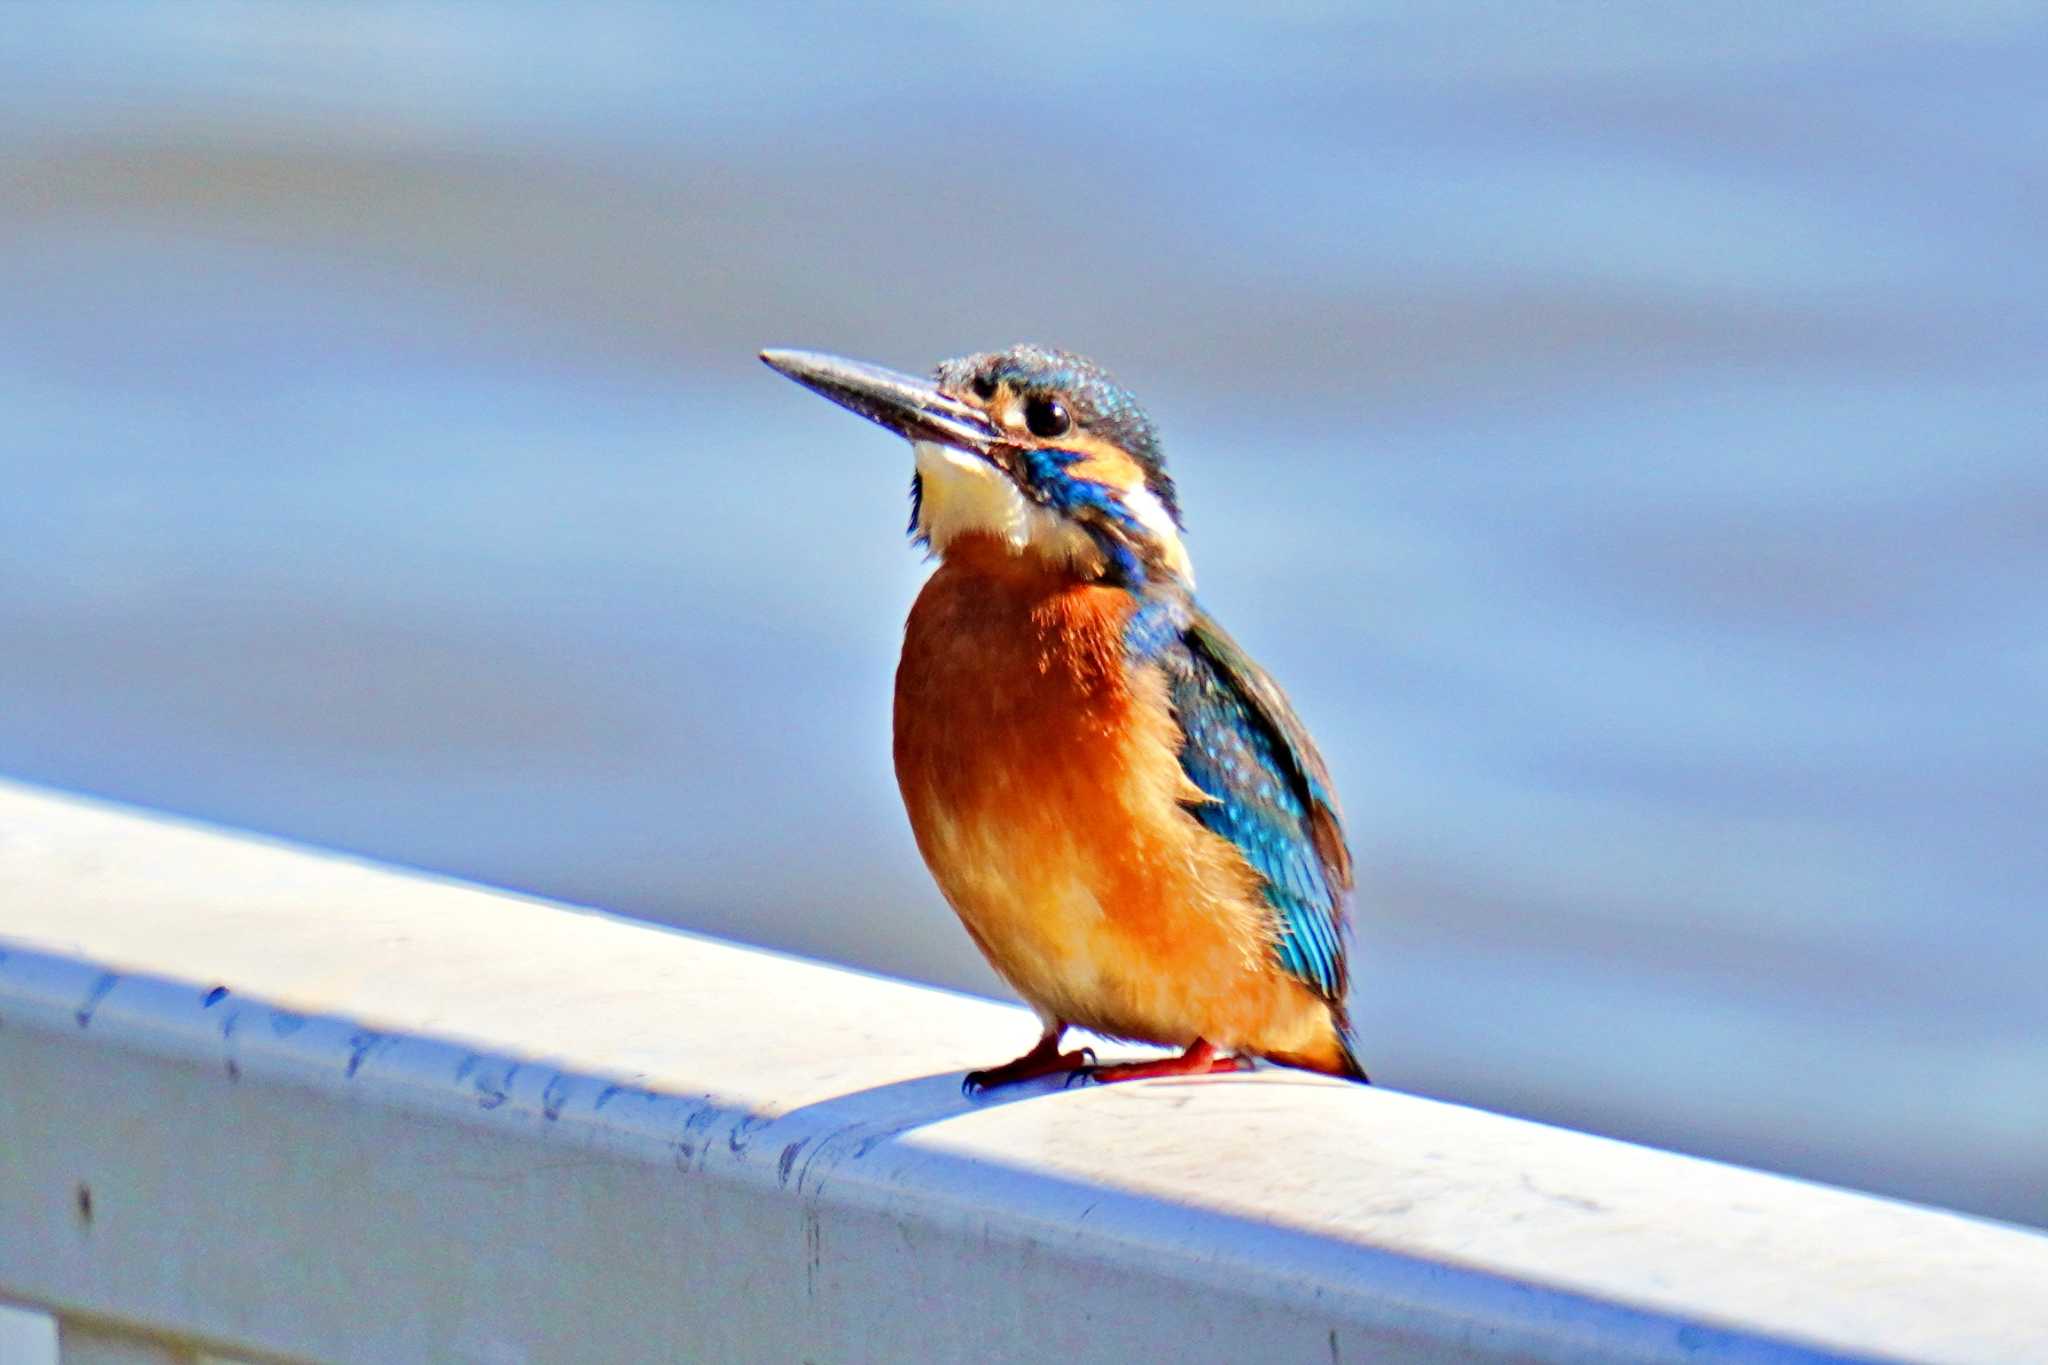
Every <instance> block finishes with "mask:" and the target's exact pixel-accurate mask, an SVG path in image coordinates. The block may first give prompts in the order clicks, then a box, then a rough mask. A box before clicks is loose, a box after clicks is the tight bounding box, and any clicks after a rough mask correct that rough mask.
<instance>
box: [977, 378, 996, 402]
mask: <svg viewBox="0 0 2048 1365" xmlns="http://www.w3.org/2000/svg"><path fill="white" fill-rule="evenodd" d="M973 389H974V396H975V397H976V398H979V399H981V400H982V401H983V402H987V401H988V400H989V399H991V398H993V397H995V396H996V381H995V376H993V375H986V374H978V375H976V376H974V384H973Z"/></svg>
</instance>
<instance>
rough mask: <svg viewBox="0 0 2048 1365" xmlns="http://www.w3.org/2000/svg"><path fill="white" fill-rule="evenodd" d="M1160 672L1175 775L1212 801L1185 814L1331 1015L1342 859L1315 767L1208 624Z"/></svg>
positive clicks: (1289, 724) (1338, 983) (1289, 713)
mask: <svg viewBox="0 0 2048 1365" xmlns="http://www.w3.org/2000/svg"><path fill="white" fill-rule="evenodd" d="M1180 644H1181V646H1182V647H1181V648H1180V649H1176V650H1171V651H1169V652H1168V654H1167V657H1166V658H1165V659H1164V660H1163V662H1164V663H1165V664H1166V668H1167V676H1168V678H1169V680H1170V693H1171V697H1172V701H1173V709H1174V714H1175V716H1176V718H1177V719H1178V720H1179V722H1180V727H1181V735H1182V741H1181V751H1180V763H1181V768H1182V769H1183V770H1184V771H1185V772H1186V773H1187V775H1188V779H1189V780H1190V781H1192V782H1193V783H1194V784H1195V785H1196V786H1197V787H1200V788H1201V789H1202V791H1203V792H1204V793H1206V794H1207V795H1208V796H1209V797H1211V798H1212V799H1211V800H1208V801H1204V802H1201V803H1199V804H1194V805H1191V806H1190V810H1191V812H1192V813H1193V815H1194V817H1195V818H1196V819H1197V820H1199V821H1201V822H1202V824H1203V825H1205V826H1207V827H1208V828H1209V829H1211V830H1213V831H1215V832H1216V833H1218V834H1220V835H1222V836H1223V837H1224V838H1226V839H1228V840H1230V841H1231V842H1232V843H1233V844H1235V845H1237V847H1238V849H1239V851H1240V852H1242V853H1243V854H1244V856H1245V859H1246V860H1247V861H1248V862H1250V863H1251V865H1252V867H1253V868H1254V869H1256V870H1257V871H1258V873H1259V875H1260V876H1261V877H1262V878H1264V879H1265V892H1266V900H1267V902H1268V903H1269V904H1270V905H1271V906H1272V907H1273V911H1274V917H1275V924H1274V951H1275V953H1276V954H1277V956H1278V958H1279V961H1280V965H1281V966H1282V967H1283V968H1285V969H1286V970H1287V971H1288V972H1289V973H1291V974H1292V975H1294V976H1296V977H1299V978H1300V979H1301V980H1302V981H1305V982H1307V983H1308V984H1309V985H1310V986H1312V987H1314V988H1315V990H1316V992H1317V993H1318V994H1320V995H1322V996H1323V997H1324V998H1325V999H1327V1000H1329V1001H1331V1002H1332V1003H1334V1004H1336V1005H1337V1006H1338V1007H1339V1013H1340V1017H1341V1012H1342V1006H1343V1001H1344V988H1345V985H1346V982H1347V979H1348V973H1347V968H1346V964H1345V957H1344V919H1345V902H1346V900H1347V899H1348V896H1349V893H1350V891H1351V853H1350V850H1349V849H1347V848H1346V847H1345V844H1344V829H1343V823H1342V820H1341V818H1340V817H1339V815H1338V812H1337V798H1336V794H1335V793H1334V792H1333V791H1332V790H1331V786H1330V775H1329V771H1328V770H1327V769H1326V768H1324V766H1323V760H1322V756H1321V755H1320V754H1318V753H1317V752H1316V748H1315V744H1314V742H1313V741H1311V740H1310V739H1309V737H1308V731H1307V730H1305V729H1304V728H1302V724H1301V721H1300V720H1299V719H1297V718H1296V716H1295V714H1294V708H1293V707H1291V706H1289V705H1288V704H1287V697H1286V695H1285V694H1283V693H1282V692H1281V691H1280V688H1279V686H1278V685H1277V684H1275V683H1274V681H1273V680H1272V679H1271V678H1269V677H1267V676H1266V673H1265V670H1264V669H1262V668H1260V667H1259V666H1258V665H1257V664H1255V663H1253V662H1252V661H1251V659H1250V657H1249V656H1248V655H1246V654H1245V652H1244V651H1243V650H1242V649H1240V648H1238V646H1237V642H1236V641H1234V640H1232V639H1231V638H1230V637H1229V636H1228V635H1226V634H1224V632H1223V628H1222V627H1221V626H1219V625H1217V624H1216V623H1215V622H1214V621H1213V620H1211V619H1210V618H1209V616H1208V614H1207V613H1205V612H1202V611H1200V610H1196V611H1195V612H1194V613H1193V614H1192V616H1191V617H1190V619H1189V621H1188V624H1187V627H1186V629H1185V630H1184V631H1183V633H1182V635H1181V640H1180Z"/></svg>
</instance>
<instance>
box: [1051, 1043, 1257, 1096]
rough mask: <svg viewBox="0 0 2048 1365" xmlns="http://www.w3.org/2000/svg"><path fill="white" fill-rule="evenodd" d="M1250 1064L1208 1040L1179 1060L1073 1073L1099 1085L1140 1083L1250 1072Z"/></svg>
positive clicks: (1122, 1064) (1163, 1059)
mask: <svg viewBox="0 0 2048 1365" xmlns="http://www.w3.org/2000/svg"><path fill="white" fill-rule="evenodd" d="M1251 1069H1252V1064H1251V1063H1250V1062H1249V1061H1247V1060H1245V1059H1244V1058H1243V1057H1233V1056H1231V1055H1230V1054H1229V1053H1225V1052H1218V1051H1217V1050H1216V1045H1215V1044H1214V1043H1212V1042H1210V1041H1209V1040H1208V1039H1207V1038H1197V1039H1195V1041H1194V1042H1192V1043H1189V1044H1188V1050H1187V1051H1186V1052H1183V1053H1181V1054H1180V1056H1178V1057H1161V1058H1160V1059H1159V1060H1157V1061H1153V1062H1119V1063H1117V1064H1116V1065H1115V1066H1091V1067H1087V1068H1085V1069H1083V1070H1080V1071H1077V1072H1075V1073H1074V1075H1075V1078H1076V1079H1082V1078H1086V1079H1087V1080H1091V1081H1094V1082H1096V1083H1097V1084H1100V1085H1108V1084H1110V1083H1111V1082H1113V1081H1142V1080H1144V1079H1146V1078H1147V1077H1149V1076H1213V1075H1215V1074H1216V1073H1218V1072H1221V1071H1249V1070H1251Z"/></svg>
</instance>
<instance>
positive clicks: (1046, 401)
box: [1024, 397, 1074, 440]
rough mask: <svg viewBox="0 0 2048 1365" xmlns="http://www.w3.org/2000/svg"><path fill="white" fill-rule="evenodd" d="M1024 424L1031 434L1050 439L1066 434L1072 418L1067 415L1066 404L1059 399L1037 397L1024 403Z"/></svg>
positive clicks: (1071, 424)
mask: <svg viewBox="0 0 2048 1365" xmlns="http://www.w3.org/2000/svg"><path fill="white" fill-rule="evenodd" d="M1024 425H1025V426H1026V427H1029V428H1030V429H1031V434H1032V435H1033V436H1037V437H1040V438H1041V439H1045V440H1050V439H1051V438H1053V437H1055V436H1064V435H1066V434H1067V432H1068V430H1069V429H1070V428H1071V427H1072V426H1073V425H1074V419H1073V418H1072V417H1070V416H1068V415H1067V405H1066V404H1065V403H1062V402H1061V401H1060V400H1059V399H1057V398H1044V397H1039V398H1033V399H1031V400H1030V401H1029V402H1027V403H1025V404H1024Z"/></svg>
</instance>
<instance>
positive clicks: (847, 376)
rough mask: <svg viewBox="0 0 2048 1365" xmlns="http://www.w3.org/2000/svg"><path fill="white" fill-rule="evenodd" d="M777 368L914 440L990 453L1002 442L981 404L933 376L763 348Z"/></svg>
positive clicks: (814, 353) (771, 365)
mask: <svg viewBox="0 0 2048 1365" xmlns="http://www.w3.org/2000/svg"><path fill="white" fill-rule="evenodd" d="M761 359H762V361H764V362H765V363H766V364H767V366H768V368H769V369H771V370H774V371H775V372H776V373H777V374H785V375H788V376H789V377H790V378H791V379H794V380H795V381H796V382H797V383H799V384H801V385H803V386H804V387H805V388H807V389H810V390H812V391H814V392H817V393H822V394H824V395H825V396H826V397H827V398H829V399H831V400H832V401H833V402H835V403H837V404H838V405H839V406H840V407H842V408H845V409H847V410H848V411H849V412H857V413H859V414H860V415H861V416H863V417H865V418H867V419H868V420H869V421H870V422H874V423H877V424H878V425H881V426H885V427H887V428H888V429H889V430H891V431H893V432H895V433H896V434H897V435H899V436H902V437H904V438H906V439H908V440H912V441H937V442H939V443H940V444H941V445H949V446H957V447H959V448H960V449H961V450H967V451H972V452H974V453H975V454H977V455H986V454H988V453H989V451H990V450H991V449H992V448H993V447H995V446H996V445H998V444H999V443H1000V442H1001V434H1000V433H999V432H998V431H997V429H996V428H995V426H993V425H992V424H991V423H990V422H989V420H988V418H987V417H985V416H983V415H982V413H981V410H980V409H978V408H973V407H970V406H968V405H967V404H965V403H963V402H961V401H960V400H959V399H957V398H949V397H947V396H946V395H945V394H943V393H941V392H939V390H938V387H937V386H936V385H934V384H933V383H932V382H931V381H930V380H926V379H913V378H912V377H911V376H909V375H907V374H898V373H896V371H894V370H885V369H883V368H882V367H881V366H880V365H864V364H862V363H861V362H860V361H858V360H845V359H842V358H841V357H839V356H836V355H824V354H821V353H819V352H817V351H763V352H761Z"/></svg>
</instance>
